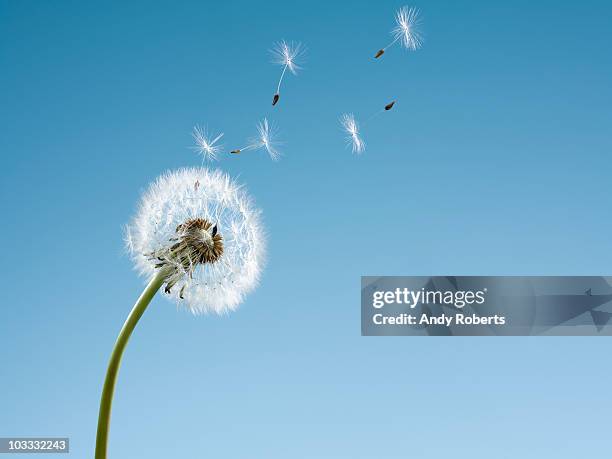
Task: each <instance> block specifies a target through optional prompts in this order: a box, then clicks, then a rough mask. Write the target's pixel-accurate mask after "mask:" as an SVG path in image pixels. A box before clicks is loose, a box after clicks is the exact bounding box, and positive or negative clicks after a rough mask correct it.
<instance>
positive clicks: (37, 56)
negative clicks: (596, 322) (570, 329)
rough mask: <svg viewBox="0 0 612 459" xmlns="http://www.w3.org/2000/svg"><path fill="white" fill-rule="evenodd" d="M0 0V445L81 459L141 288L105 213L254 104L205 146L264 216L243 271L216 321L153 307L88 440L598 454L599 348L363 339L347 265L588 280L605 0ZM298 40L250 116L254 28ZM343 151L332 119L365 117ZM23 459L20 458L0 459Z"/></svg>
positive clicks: (607, 92)
mask: <svg viewBox="0 0 612 459" xmlns="http://www.w3.org/2000/svg"><path fill="white" fill-rule="evenodd" d="M125 3H126V2H105V3H104V4H102V3H95V4H94V3H88V4H85V3H84V2H35V1H29V2H17V1H6V0H4V1H0V69H1V70H0V88H1V91H0V94H1V95H0V97H1V100H0V126H2V129H1V130H0V133H1V134H0V151H1V152H2V172H1V174H2V175H1V177H2V178H1V180H0V193H1V194H0V196H1V201H0V205H1V209H2V214H3V216H4V217H3V224H2V226H1V229H0V231H1V234H2V240H3V241H4V242H5V244H4V247H3V257H2V258H3V260H4V263H2V267H0V270H1V274H2V279H3V288H2V291H3V301H2V309H1V314H2V316H1V317H2V319H1V320H0V339H1V344H2V346H0V362H2V364H3V371H2V377H1V378H0V394H1V395H0V401H1V403H2V409H1V410H0V436H10V435H16V436H34V435H42V436H51V435H56V436H69V437H70V438H71V448H72V453H71V457H78V458H84V457H91V456H92V454H93V448H94V438H95V427H96V420H97V411H98V401H99V396H100V390H101V386H102V380H103V377H104V372H105V368H106V364H107V360H108V357H109V353H110V350H111V347H112V344H113V342H114V339H115V337H116V335H117V332H118V330H119V328H120V326H121V324H122V323H123V321H124V319H125V317H126V315H127V313H128V312H129V309H130V308H131V306H132V304H133V301H134V300H135V299H136V297H137V296H138V294H139V292H140V289H141V288H142V280H141V279H139V278H138V277H137V276H136V274H135V273H134V272H133V270H132V266H131V262H130V261H129V259H128V258H127V257H126V256H125V254H124V252H123V247H122V225H123V224H125V223H126V222H127V221H128V220H129V218H130V216H131V215H132V213H133V212H134V210H135V206H136V202H137V200H138V197H139V195H140V192H141V191H142V189H144V188H145V187H146V186H147V184H148V183H149V182H150V181H151V180H152V179H154V178H155V177H156V176H157V175H159V174H160V173H161V172H163V171H165V170H167V169H172V168H177V167H181V166H195V165H198V164H199V163H200V159H199V158H198V157H197V156H196V155H195V154H194V153H193V151H191V150H189V148H188V147H190V146H191V145H192V140H191V137H190V131H191V128H192V127H193V125H194V124H195V123H202V124H207V125H208V126H209V127H210V128H211V129H213V130H219V131H223V132H225V138H224V140H225V144H226V146H227V147H228V148H233V147H235V146H240V145H241V144H243V141H244V139H245V138H246V137H249V136H251V135H252V134H253V132H254V129H255V123H256V122H257V121H258V120H259V119H261V118H262V117H264V116H268V117H269V118H270V119H272V120H273V121H274V122H276V124H278V126H279V128H280V129H281V135H282V139H283V140H284V141H285V144H284V145H283V151H284V153H285V157H284V158H283V159H282V160H281V161H280V162H278V163H273V162H271V161H270V160H269V159H268V158H267V157H265V156H264V155H263V154H259V153H255V152H252V153H249V154H244V155H241V156H231V157H230V156H229V155H227V156H225V157H224V158H223V160H222V161H220V162H219V163H218V164H217V166H218V167H220V168H222V169H223V170H225V171H227V172H228V173H230V174H231V175H233V176H237V177H239V180H240V181H241V182H243V183H244V184H246V185H247V187H248V189H249V190H250V192H251V193H252V194H253V195H254V196H255V197H256V201H257V203H258V205H259V206H260V207H261V208H262V209H263V211H264V218H265V223H266V227H267V230H268V232H269V235H270V239H269V263H268V266H267V269H266V271H265V273H264V276H263V279H262V283H261V286H260V287H259V288H258V290H257V291H256V292H255V293H254V294H252V295H250V296H249V297H248V299H247V301H246V302H245V304H244V305H243V306H242V307H241V309H240V310H239V311H238V312H236V313H234V314H231V315H230V316H227V317H221V318H220V317H210V316H205V317H192V316H191V315H189V314H188V313H186V312H184V311H177V310H176V308H175V307H174V306H173V305H172V304H171V303H169V302H168V301H166V300H165V299H163V298H161V297H159V298H156V299H155V300H154V301H153V303H152V305H151V307H150V308H149V310H148V311H147V312H146V314H145V316H144V317H143V319H142V321H141V323H140V324H139V326H138V328H137V330H136V332H135V334H134V336H133V339H132V341H131V343H130V346H129V348H128V350H127V352H126V354H125V357H124V361H123V367H122V371H121V373H120V377H119V382H118V386H117V393H116V397H115V404H114V411H113V420H112V426H111V437H110V449H109V457H112V458H115V459H119V458H133V457H140V456H142V457H148V458H167V457H194V456H210V457H213V456H214V457H227V458H251V457H261V458H264V457H265V458H269V459H271V458H285V457H287V456H289V457H292V458H312V457H317V458H319V459H324V458H351V459H356V458H371V457H384V458H389V459H392V458H400V457H401V458H404V457H407V456H411V457H420V458H439V457H441V456H443V455H453V456H454V457H457V458H468V457H469V458H470V459H474V458H489V457H500V458H505V457H508V458H510V457H517V456H519V455H520V457H523V458H541V457H552V456H554V457H557V458H574V457H593V458H597V457H606V456H607V454H606V453H605V450H606V447H607V444H606V442H605V441H604V438H606V437H607V434H608V428H607V426H608V425H609V419H608V418H609V416H608V413H609V411H610V409H611V408H612V396H611V395H610V390H609V387H610V384H611V383H612V371H611V370H610V369H609V365H607V364H605V363H604V362H607V361H608V360H609V349H610V347H611V346H612V345H611V344H610V343H608V340H605V339H597V338H495V339H483V338H471V339H470V338H461V339H458V338H454V339H440V338H421V339H414V338H366V337H361V336H360V325H359V318H360V311H359V307H360V303H359V293H360V292H359V288H360V276H362V275H411V274H412V275H429V274H453V275H470V274H480V275H487V274H490V275H493V274H495V275H504V274H508V275H510V274H514V275H531V274H551V275H552V274H554V275H564V274H591V275H603V274H607V275H609V274H610V262H611V261H612V246H611V245H610V242H609V240H610V234H611V230H612V217H611V213H610V212H609V211H608V209H609V201H610V199H609V196H610V190H611V187H610V168H611V167H612V158H611V156H610V153H611V147H612V140H611V138H610V132H609V127H610V120H611V115H612V90H611V89H610V77H611V73H612V61H611V60H610V58H609V47H610V43H611V42H612V30H611V29H610V27H609V24H608V22H609V21H608V19H609V17H610V16H611V14H612V5H610V3H609V2H604V1H599V2H597V1H590V2H583V3H580V4H578V3H576V2H565V1H561V2H560V1H556V2H553V1H539V2H528V1H515V2H504V3H501V2H488V1H470V2H452V1H429V2H424V1H422V2H419V3H416V4H414V6H417V7H419V8H420V9H421V12H422V15H423V20H424V32H425V45H424V47H423V49H422V50H421V51H419V52H416V53H409V52H407V51H405V50H402V49H400V48H399V47H394V48H392V49H390V50H389V51H388V52H387V53H386V54H385V55H384V56H383V58H381V59H380V60H378V61H375V60H374V59H373V58H372V55H373V54H374V53H375V52H376V50H377V49H379V48H380V47H381V46H383V45H385V44H386V43H387V42H388V41H389V35H388V31H389V30H390V29H391V28H392V26H393V13H394V10H395V9H397V8H398V7H399V6H401V5H402V4H403V3H400V2H359V1H351V2H333V3H330V2H323V1H308V2H299V3H289V2H278V1H270V2H263V3H262V2H207V1H192V2H180V4H179V2H130V4H125ZM283 38H285V39H288V40H299V41H302V42H303V43H304V44H305V45H306V46H307V48H308V55H307V61H306V63H305V65H304V70H303V71H302V72H301V73H300V74H299V75H298V76H297V77H295V76H293V75H288V76H287V79H286V80H285V84H284V87H283V96H282V99H281V101H280V103H279V105H278V106H277V107H275V108H274V109H272V107H271V106H270V102H271V97H272V95H273V93H274V89H275V84H276V80H277V78H278V75H279V70H280V69H279V68H278V67H275V66H273V65H271V64H270V62H269V61H270V59H269V56H268V49H269V48H270V47H271V45H272V43H273V42H274V41H277V40H280V39H283ZM391 99H397V104H396V106H395V107H394V109H393V110H392V111H390V112H386V113H384V114H382V115H380V116H379V117H377V118H376V119H375V120H373V121H371V122H370V123H369V124H368V125H367V126H365V128H364V137H365V140H366V142H367V150H366V152H365V153H364V155H362V156H360V157H356V156H353V155H352V154H351V152H350V151H349V150H348V149H347V148H346V146H345V144H344V139H343V134H342V132H341V131H340V126H339V124H338V117H339V115H340V114H341V113H343V112H354V113H355V114H356V116H357V117H358V118H359V119H362V120H365V119H366V118H368V117H369V116H370V114H371V113H373V112H375V111H377V110H378V109H380V108H381V107H382V106H384V105H385V104H386V103H387V102H388V101H389V100H391ZM23 457H24V458H25V457H27V456H23Z"/></svg>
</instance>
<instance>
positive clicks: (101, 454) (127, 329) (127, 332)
mask: <svg viewBox="0 0 612 459" xmlns="http://www.w3.org/2000/svg"><path fill="white" fill-rule="evenodd" d="M166 277H167V272H165V271H164V270H163V269H160V270H159V271H158V272H157V274H156V275H155V277H153V279H151V282H149V285H147V287H146V288H145V289H144V291H143V292H142V294H141V295H140V298H138V301H136V304H135V305H134V308H132V312H130V315H129V316H128V318H127V320H126V321H125V323H124V324H123V327H122V328H121V331H120V332H119V336H118V337H117V341H116V342H115V347H114V348H113V352H112V353H111V357H110V361H109V363H108V369H107V370H106V379H105V380H104V387H103V389H102V398H101V400H100V414H99V416H98V432H97V434H96V456H95V459H106V450H107V446H108V431H109V427H110V415H111V406H112V403H113V392H114V389H115V382H116V381H117V374H118V373H119V365H121V356H122V355H123V350H124V349H125V347H126V346H127V343H128V340H129V339H130V336H131V334H132V332H133V331H134V328H135V327H136V324H137V323H138V321H139V320H140V318H141V317H142V315H143V313H144V312H145V309H147V306H148V305H149V303H150V302H151V300H152V299H153V297H154V296H155V294H156V293H157V291H158V290H159V288H160V287H161V286H162V284H163V283H164V281H165V279H166Z"/></svg>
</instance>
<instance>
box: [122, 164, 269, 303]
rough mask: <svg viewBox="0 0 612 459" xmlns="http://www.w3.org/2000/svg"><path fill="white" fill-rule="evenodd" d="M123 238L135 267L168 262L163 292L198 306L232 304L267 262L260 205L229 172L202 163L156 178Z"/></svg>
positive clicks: (148, 272)
mask: <svg viewBox="0 0 612 459" xmlns="http://www.w3.org/2000/svg"><path fill="white" fill-rule="evenodd" d="M195 183H199V186H194V184H195ZM125 239H126V242H127V243H126V245H127V249H128V251H129V252H130V254H131V256H132V259H133V261H134V263H135V266H136V268H137V270H138V271H139V272H140V274H141V275H143V276H144V277H146V278H147V279H150V278H152V277H153V276H154V275H155V274H156V272H157V271H158V270H159V269H166V270H167V271H168V273H169V274H168V277H167V278H166V287H165V291H166V293H167V296H168V297H170V298H171V299H173V300H175V301H176V302H177V303H178V304H179V305H181V306H184V307H186V308H187V309H189V310H190V311H191V312H193V313H195V314H199V313H218V314H222V313H226V312H229V311H232V310H234V309H236V308H237V307H238V305H239V304H240V303H241V302H242V301H243V299H244V296H245V295H246V294H247V293H249V292H250V291H252V290H253V289H254V288H255V287H256V285H257V283H258V281H259V277H260V274H261V270H262V267H263V264H264V256H265V245H266V244H265V234H264V230H263V227H262V224H261V218H260V212H259V210H258V209H257V208H255V206H254V204H253V201H252V199H251V198H250V197H249V195H248V194H247V193H246V191H245V190H244V189H243V188H242V187H241V186H240V185H238V184H236V183H235V182H234V181H232V180H231V179H230V178H229V176H228V175H226V174H224V173H222V172H220V171H210V170H208V169H205V168H190V169H180V170H177V171H173V172H167V173H165V174H163V175H162V176H160V177H159V178H158V179H157V180H156V181H155V182H153V183H152V184H151V185H150V186H149V188H148V190H147V191H146V192H145V193H144V194H143V196H142V198H141V200H140V205H139V207H138V211H137V212H136V215H135V216H134V218H133V219H132V221H131V222H130V224H129V225H127V227H126V237H125Z"/></svg>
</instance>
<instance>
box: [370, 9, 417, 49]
mask: <svg viewBox="0 0 612 459" xmlns="http://www.w3.org/2000/svg"><path fill="white" fill-rule="evenodd" d="M395 22H396V24H397V25H396V26H395V27H394V28H393V30H392V31H391V35H393V41H392V42H391V43H389V44H388V45H387V46H385V47H384V48H382V49H379V50H378V52H377V53H376V54H375V55H374V58H375V59H378V58H379V57H380V56H382V55H383V54H384V53H385V51H386V50H387V49H388V48H390V47H391V46H393V45H394V44H395V43H396V42H398V41H399V42H400V43H401V45H402V46H403V47H404V48H406V49H410V50H412V51H416V50H417V49H419V48H420V47H421V46H422V45H423V36H422V35H421V31H420V30H419V28H420V26H421V18H420V15H419V10H417V9H416V8H412V7H411V8H408V7H407V6H403V7H402V8H400V9H399V11H398V12H397V13H395Z"/></svg>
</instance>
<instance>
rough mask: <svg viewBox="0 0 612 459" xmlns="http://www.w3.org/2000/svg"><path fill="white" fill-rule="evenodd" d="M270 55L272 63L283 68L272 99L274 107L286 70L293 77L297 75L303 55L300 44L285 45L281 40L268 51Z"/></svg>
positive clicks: (278, 97)
mask: <svg viewBox="0 0 612 459" xmlns="http://www.w3.org/2000/svg"><path fill="white" fill-rule="evenodd" d="M270 53H271V54H272V62H273V63H274V64H278V65H282V66H283V71H282V72H281V76H280V78H279V80H278V85H277V87H276V93H275V94H274V97H273V98H272V106H274V105H276V104H277V103H278V100H279V99H280V88H281V84H282V82H283V78H284V77H285V73H286V72H287V69H289V71H290V72H291V73H293V74H294V75H297V71H298V70H299V69H300V68H301V67H300V65H299V61H300V58H301V57H302V56H303V54H304V49H303V47H302V44H301V43H294V42H290V43H287V42H286V41H285V40H282V41H280V42H278V43H275V45H274V47H273V48H272V49H271V50H270Z"/></svg>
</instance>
